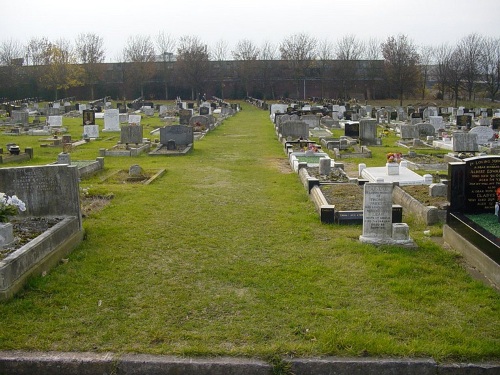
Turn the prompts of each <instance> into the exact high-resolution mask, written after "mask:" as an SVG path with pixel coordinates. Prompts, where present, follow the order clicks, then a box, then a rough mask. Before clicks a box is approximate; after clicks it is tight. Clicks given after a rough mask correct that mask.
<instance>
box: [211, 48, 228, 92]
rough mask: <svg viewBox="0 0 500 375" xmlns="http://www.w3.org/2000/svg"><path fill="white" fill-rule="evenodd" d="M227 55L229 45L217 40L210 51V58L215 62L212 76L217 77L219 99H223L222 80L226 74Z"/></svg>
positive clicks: (223, 84)
mask: <svg viewBox="0 0 500 375" xmlns="http://www.w3.org/2000/svg"><path fill="white" fill-rule="evenodd" d="M228 53H229V45H228V43H227V41H225V40H224V39H219V40H218V41H217V43H215V46H214V47H213V48H212V49H211V51H210V58H211V60H212V61H215V62H216V65H215V72H214V75H215V77H217V80H218V83H219V91H220V94H218V95H220V97H221V99H224V88H225V87H226V84H225V83H224V80H225V78H226V74H227V68H228V62H227V57H228Z"/></svg>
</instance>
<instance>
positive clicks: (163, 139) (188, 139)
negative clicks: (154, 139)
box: [160, 125, 194, 149]
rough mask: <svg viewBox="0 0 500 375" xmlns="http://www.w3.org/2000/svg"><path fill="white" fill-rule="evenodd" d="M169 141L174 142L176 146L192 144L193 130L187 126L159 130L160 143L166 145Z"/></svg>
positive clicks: (172, 126)
mask: <svg viewBox="0 0 500 375" xmlns="http://www.w3.org/2000/svg"><path fill="white" fill-rule="evenodd" d="M169 141H174V142H175V144H176V145H177V146H179V145H180V146H187V145H190V144H193V142H194V133H193V128H192V127H191V126H188V125H171V126H164V127H163V128H160V143H161V144H163V145H168V142H169ZM167 149H168V147H167Z"/></svg>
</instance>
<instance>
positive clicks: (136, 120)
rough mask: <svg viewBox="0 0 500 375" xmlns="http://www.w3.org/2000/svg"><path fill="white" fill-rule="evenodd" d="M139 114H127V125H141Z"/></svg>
mask: <svg viewBox="0 0 500 375" xmlns="http://www.w3.org/2000/svg"><path fill="white" fill-rule="evenodd" d="M141 118H142V117H141V115H129V116H128V123H129V125H141Z"/></svg>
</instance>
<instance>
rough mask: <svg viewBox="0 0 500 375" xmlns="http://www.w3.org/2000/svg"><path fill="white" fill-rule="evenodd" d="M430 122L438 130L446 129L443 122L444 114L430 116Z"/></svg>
mask: <svg viewBox="0 0 500 375" xmlns="http://www.w3.org/2000/svg"><path fill="white" fill-rule="evenodd" d="M429 122H430V124H431V125H432V126H434V129H436V132H437V131H438V130H441V129H444V123H443V117H442V116H429Z"/></svg>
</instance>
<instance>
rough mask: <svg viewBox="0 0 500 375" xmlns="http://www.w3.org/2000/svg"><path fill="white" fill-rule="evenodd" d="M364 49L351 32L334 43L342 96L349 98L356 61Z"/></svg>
mask: <svg viewBox="0 0 500 375" xmlns="http://www.w3.org/2000/svg"><path fill="white" fill-rule="evenodd" d="M364 50H365V45H364V44H363V42H361V41H359V40H357V39H356V37H355V36H354V35H352V34H349V35H346V36H343V37H342V38H340V39H339V40H338V42H337V44H336V45H335V57H336V58H337V60H338V63H337V76H338V77H339V79H340V80H341V82H342V96H343V98H344V100H347V99H349V96H350V95H349V90H350V88H351V85H352V82H353V81H354V80H355V78H356V71H357V61H358V60H360V59H361V57H362V56H363V53H364Z"/></svg>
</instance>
